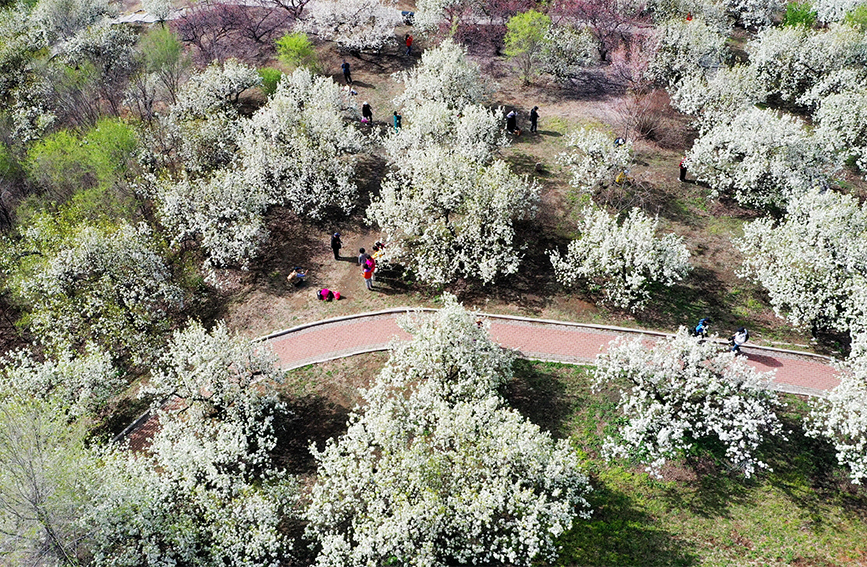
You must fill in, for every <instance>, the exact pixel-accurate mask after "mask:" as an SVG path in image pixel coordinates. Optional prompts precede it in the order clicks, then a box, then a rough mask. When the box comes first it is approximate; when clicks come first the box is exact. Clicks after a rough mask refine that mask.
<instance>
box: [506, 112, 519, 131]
mask: <svg viewBox="0 0 867 567" xmlns="http://www.w3.org/2000/svg"><path fill="white" fill-rule="evenodd" d="M517 127H518V113H517V112H515V111H514V110H511V111H509V113H508V114H507V115H506V131H507V132H508V133H510V134H511V133H512V132H514V131H515V129H516V128H517Z"/></svg>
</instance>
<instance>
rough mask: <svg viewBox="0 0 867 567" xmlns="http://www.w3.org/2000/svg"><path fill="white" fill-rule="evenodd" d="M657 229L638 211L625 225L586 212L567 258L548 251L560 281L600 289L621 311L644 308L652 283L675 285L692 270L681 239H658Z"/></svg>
mask: <svg viewBox="0 0 867 567" xmlns="http://www.w3.org/2000/svg"><path fill="white" fill-rule="evenodd" d="M658 225H659V221H658V219H652V218H650V217H648V216H647V215H645V214H644V213H643V212H641V210H640V209H638V208H634V209H632V210H631V211H630V212H629V213H628V214H627V215H626V216H625V217H624V218H623V219H622V220H621V221H619V220H618V217H617V216H612V215H609V214H608V213H606V212H605V211H604V210H601V209H596V210H594V209H585V210H584V220H583V221H582V223H581V225H580V226H579V227H578V230H579V233H580V236H579V237H578V238H576V239H575V240H573V241H572V242H570V243H569V247H568V248H567V250H566V254H565V255H561V254H560V252H559V251H558V250H554V251H552V252H551V253H550V255H551V263H552V264H553V265H554V274H555V275H556V277H557V281H559V282H560V283H561V284H563V285H566V286H574V285H578V284H586V285H590V286H591V287H592V288H594V289H601V290H603V291H604V293H605V301H609V302H611V303H613V304H615V305H617V306H619V307H622V308H629V309H632V310H633V311H635V310H637V309H641V308H643V307H644V305H645V304H646V303H647V301H648V299H649V298H650V290H649V287H650V286H651V285H652V284H655V283H659V284H663V285H667V286H670V285H673V284H674V283H675V282H677V281H679V280H681V279H682V278H683V277H685V276H686V275H687V274H688V273H689V272H690V270H692V266H690V263H689V251H688V250H687V248H686V246H685V245H684V243H683V237H681V236H677V235H675V234H667V235H665V236H663V237H662V238H658V237H657V236H656V232H657V227H658Z"/></svg>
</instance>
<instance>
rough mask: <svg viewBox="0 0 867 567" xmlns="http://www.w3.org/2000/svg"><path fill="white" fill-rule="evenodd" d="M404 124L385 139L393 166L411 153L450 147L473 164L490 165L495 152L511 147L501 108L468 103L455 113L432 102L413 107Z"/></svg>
mask: <svg viewBox="0 0 867 567" xmlns="http://www.w3.org/2000/svg"><path fill="white" fill-rule="evenodd" d="M401 122H402V126H401V128H400V129H399V130H396V131H395V130H392V131H391V132H390V133H389V135H388V137H386V138H385V140H384V145H385V148H386V151H388V154H389V157H390V158H391V161H392V163H394V164H399V163H400V162H401V161H402V160H403V159H404V157H405V156H406V155H407V154H408V153H409V152H410V151H411V150H414V149H422V148H427V147H431V146H440V147H443V148H449V149H451V150H452V151H453V153H455V154H457V155H461V156H464V157H466V158H468V159H470V160H472V161H477V162H479V163H490V161H491V160H492V159H493V157H494V154H495V152H496V151H497V150H498V149H499V148H501V147H504V146H506V145H507V144H508V140H507V139H506V134H505V132H504V130H503V112H502V109H497V110H489V109H487V108H485V107H483V106H480V105H477V104H469V105H467V106H465V107H463V108H462V109H460V110H455V109H452V108H449V106H448V105H447V104H446V103H445V102H441V101H430V102H424V103H421V104H419V105H417V106H413V107H412V110H411V112H409V113H407V114H406V115H403V117H402V121H401Z"/></svg>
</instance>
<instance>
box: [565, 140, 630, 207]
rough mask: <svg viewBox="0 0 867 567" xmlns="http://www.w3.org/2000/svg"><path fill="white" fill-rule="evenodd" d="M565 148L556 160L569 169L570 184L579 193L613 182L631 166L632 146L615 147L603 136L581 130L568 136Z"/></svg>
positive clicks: (612, 141)
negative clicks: (566, 149) (566, 148)
mask: <svg viewBox="0 0 867 567" xmlns="http://www.w3.org/2000/svg"><path fill="white" fill-rule="evenodd" d="M567 145H568V148H569V150H568V151H566V152H564V153H562V154H560V155H559V156H557V159H558V161H559V162H560V163H561V164H562V165H564V166H566V167H567V168H568V169H569V173H570V174H571V177H570V179H569V184H570V185H572V187H574V188H575V189H577V190H578V191H580V192H582V193H592V192H593V191H594V190H595V189H596V188H598V187H599V186H600V185H603V184H605V183H612V182H614V180H615V179H616V178H617V175H618V174H619V173H620V172H623V171H626V170H628V169H629V167H630V165H631V164H632V142H631V141H628V140H627V141H626V143H624V144H615V143H614V137H613V136H612V135H611V134H608V133H606V132H601V131H599V130H591V129H588V128H581V129H580V130H578V131H577V132H573V133H572V134H570V135H569V140H568V142H567Z"/></svg>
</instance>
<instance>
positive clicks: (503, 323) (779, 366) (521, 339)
mask: <svg viewBox="0 0 867 567" xmlns="http://www.w3.org/2000/svg"><path fill="white" fill-rule="evenodd" d="M408 311H410V310H409V309H390V310H387V311H377V312H374V313H364V314H360V315H351V316H348V317H338V318H335V319H328V320H325V321H319V322H316V323H309V324H306V325H299V326H297V327H292V328H291V329H286V330H284V331H279V332H276V333H272V334H271V335H268V336H265V337H260V338H259V339H257V340H259V341H267V342H269V343H270V344H271V347H272V348H273V350H274V352H275V354H276V355H277V356H278V358H279V361H280V366H281V368H283V369H285V370H289V369H292V368H300V367H302V366H307V365H309V364H316V363H320V362H325V361H328V360H334V359H337V358H344V357H347V356H352V355H355V354H361V353H365V352H375V351H381V350H386V349H388V347H389V344H391V342H392V341H393V340H409V339H410V336H409V335H408V334H407V333H406V332H404V331H403V330H402V329H401V328H400V327H398V325H397V320H398V318H399V317H401V316H403V315H404V314H406V313H407V312H408ZM412 311H417V310H412ZM422 311H433V310H432V309H424V310H422ZM484 318H486V319H488V320H489V321H490V323H491V337H492V338H493V339H494V340H495V341H497V342H498V343H499V344H501V345H502V346H504V347H507V348H511V349H515V350H517V351H519V352H520V353H521V356H522V357H524V358H529V359H533V360H545V361H553V362H563V363H568V364H588V363H592V362H593V361H594V360H595V359H596V355H597V354H599V353H600V352H604V351H605V350H606V349H607V348H608V344H609V343H610V342H611V341H612V340H614V339H615V338H617V337H620V336H642V337H645V338H646V339H647V341H648V342H652V341H654V340H658V339H660V338H662V337H665V336H667V335H666V334H664V333H658V332H654V331H642V330H637V329H627V328H622V327H608V326H603V325H586V324H582V323H568V322H563V321H547V320H540V319H530V318H526V317H512V316H508V315H489V314H485V315H484ZM741 353H742V354H743V355H744V357H745V358H746V360H747V362H748V363H749V364H750V365H751V366H753V367H755V368H756V369H758V370H760V371H762V372H767V371H769V370H775V371H776V372H775V374H774V380H773V385H774V387H775V389H777V390H779V391H781V392H788V393H791V394H801V395H808V396H821V395H823V394H824V393H825V392H827V391H828V390H830V389H831V388H833V387H834V386H836V385H837V384H838V383H839V380H838V379H837V377H836V371H835V370H834V368H833V366H831V363H832V360H831V359H829V358H827V357H824V356H820V355H815V354H809V353H801V352H796V351H790V350H784V349H776V348H770V347H760V346H755V345H749V346H744V347H742V348H741ZM168 403H173V402H172V401H169V402H168ZM158 427H159V422H158V420H157V418H156V416H150V415H148V414H145V415H143V416H142V417H141V418H139V419H138V420H137V421H136V422H135V423H133V424H131V425H130V426H129V427H128V428H127V429H126V430H125V431H124V432H123V433H121V434H120V435H118V437H117V439H123V438H125V437H128V438H129V442H130V448H131V449H132V450H134V451H136V450H141V449H143V448H145V447H147V445H148V444H149V441H150V437H151V436H152V435H153V434H154V432H155V431H156V430H157V428H158Z"/></svg>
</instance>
